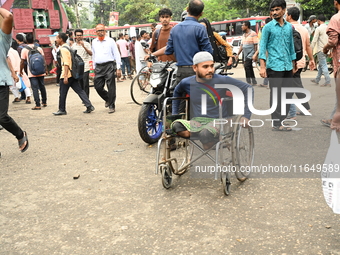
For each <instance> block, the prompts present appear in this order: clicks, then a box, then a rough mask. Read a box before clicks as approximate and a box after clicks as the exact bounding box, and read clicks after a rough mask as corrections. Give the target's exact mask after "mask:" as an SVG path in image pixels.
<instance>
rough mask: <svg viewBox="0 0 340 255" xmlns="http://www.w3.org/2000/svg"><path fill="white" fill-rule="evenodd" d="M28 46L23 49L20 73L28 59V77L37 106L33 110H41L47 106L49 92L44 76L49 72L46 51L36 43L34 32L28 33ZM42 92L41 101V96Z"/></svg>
mask: <svg viewBox="0 0 340 255" xmlns="http://www.w3.org/2000/svg"><path fill="white" fill-rule="evenodd" d="M26 41H27V46H26V47H25V48H23V49H22V51H21V63H20V74H22V73H23V72H22V70H23V69H24V65H25V61H27V71H28V77H29V79H30V82H31V87H32V90H33V97H34V101H35V107H33V108H32V110H41V105H42V106H43V107H46V106H47V94H46V88H45V84H44V76H45V75H46V73H47V69H46V63H45V58H44V52H43V50H42V49H41V48H40V47H36V46H35V45H34V40H33V34H27V35H26ZM39 90H40V94H41V102H40V97H39Z"/></svg>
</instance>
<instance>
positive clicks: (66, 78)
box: [53, 33, 94, 115]
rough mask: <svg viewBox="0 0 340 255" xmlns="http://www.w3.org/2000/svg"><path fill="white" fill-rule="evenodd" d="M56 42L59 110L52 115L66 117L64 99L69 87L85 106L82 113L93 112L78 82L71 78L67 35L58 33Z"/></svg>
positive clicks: (70, 59) (70, 60)
mask: <svg viewBox="0 0 340 255" xmlns="http://www.w3.org/2000/svg"><path fill="white" fill-rule="evenodd" d="M56 41H57V43H58V45H59V52H60V58H61V67H62V68H61V75H60V86H59V110H58V111H57V112H54V113H53V114H54V115H66V114H67V112H66V97H67V93H68V90H69V89H70V87H71V88H72V89H73V90H74V92H76V93H77V94H78V96H79V97H80V99H81V100H82V102H83V103H84V104H85V106H86V110H85V111H84V113H91V112H92V111H94V107H93V105H92V104H91V102H90V100H89V98H88V97H87V95H86V93H85V91H84V90H83V89H82V88H81V87H80V85H79V82H78V80H76V79H74V78H73V77H72V73H71V68H72V58H71V53H70V51H69V48H70V46H69V45H67V43H66V41H67V35H66V34H65V33H59V34H58V35H57V37H56Z"/></svg>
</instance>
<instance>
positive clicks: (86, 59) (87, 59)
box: [71, 41, 92, 72]
mask: <svg viewBox="0 0 340 255" xmlns="http://www.w3.org/2000/svg"><path fill="white" fill-rule="evenodd" d="M84 46H85V48H87V49H89V50H91V44H89V43H88V42H86V41H84ZM71 49H73V50H77V54H78V55H79V56H80V57H81V58H82V59H83V61H84V63H85V66H84V72H87V71H89V70H90V61H91V60H92V57H91V55H90V54H88V53H87V51H86V50H85V49H84V47H83V46H81V45H80V44H78V43H77V42H75V43H74V44H73V45H72V47H71Z"/></svg>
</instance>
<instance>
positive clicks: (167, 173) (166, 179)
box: [160, 164, 172, 189]
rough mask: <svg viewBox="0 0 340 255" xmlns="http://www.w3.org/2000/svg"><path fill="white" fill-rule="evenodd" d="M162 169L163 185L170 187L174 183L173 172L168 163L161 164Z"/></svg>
mask: <svg viewBox="0 0 340 255" xmlns="http://www.w3.org/2000/svg"><path fill="white" fill-rule="evenodd" d="M160 170H161V172H162V185H163V187H164V188H166V189H169V188H170V187H171V185H172V172H171V169H170V167H169V166H168V165H167V164H164V165H161V166H160Z"/></svg>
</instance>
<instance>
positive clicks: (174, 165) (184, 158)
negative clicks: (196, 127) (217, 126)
mask: <svg viewBox="0 0 340 255" xmlns="http://www.w3.org/2000/svg"><path fill="white" fill-rule="evenodd" d="M189 144H190V141H189V140H188V139H184V138H181V137H174V138H171V139H169V140H168V149H167V151H168V154H169V155H168V158H171V159H172V160H171V161H170V162H169V166H170V168H171V169H172V172H173V173H174V174H176V175H182V174H184V173H185V172H186V171H187V170H188V168H189V166H187V167H185V168H183V169H182V167H183V166H184V165H185V164H187V163H189V162H190V159H191V156H192V149H191V147H192V146H190V145H189Z"/></svg>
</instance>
